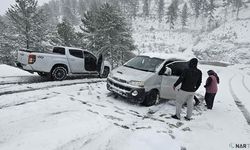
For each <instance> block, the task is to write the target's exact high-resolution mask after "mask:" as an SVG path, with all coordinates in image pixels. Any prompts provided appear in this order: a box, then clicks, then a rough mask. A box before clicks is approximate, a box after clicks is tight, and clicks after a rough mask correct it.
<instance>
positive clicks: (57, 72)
mask: <svg viewBox="0 0 250 150" xmlns="http://www.w3.org/2000/svg"><path fill="white" fill-rule="evenodd" d="M66 77H67V69H66V68H65V67H62V66H58V67H55V68H54V69H53V70H52V72H51V78H52V79H53V80H55V81H62V80H64V79H66Z"/></svg>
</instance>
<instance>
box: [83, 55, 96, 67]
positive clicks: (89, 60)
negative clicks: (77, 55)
mask: <svg viewBox="0 0 250 150" xmlns="http://www.w3.org/2000/svg"><path fill="white" fill-rule="evenodd" d="M96 61H97V59H96V57H95V56H94V55H93V54H91V53H89V52H86V51H84V64H85V69H86V70H87V71H96V69H97V64H96V63H97V62H96Z"/></svg>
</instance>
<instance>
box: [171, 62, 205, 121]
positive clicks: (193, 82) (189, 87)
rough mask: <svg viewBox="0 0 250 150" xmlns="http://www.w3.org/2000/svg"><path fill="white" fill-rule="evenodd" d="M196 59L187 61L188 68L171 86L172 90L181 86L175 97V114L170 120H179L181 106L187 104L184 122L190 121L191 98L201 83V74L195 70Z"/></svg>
mask: <svg viewBox="0 0 250 150" xmlns="http://www.w3.org/2000/svg"><path fill="white" fill-rule="evenodd" d="M197 64H198V59H196V58H192V59H191V60H190V61H189V68H188V69H185V70H184V71H183V73H182V74H181V76H180V77H179V79H178V80H177V81H176V82H175V84H174V85H173V89H174V90H175V88H176V87H177V86H178V85H179V84H181V88H180V89H179V90H178V93H177V95H176V113H175V115H172V118H174V119H178V120H180V118H181V116H180V114H181V108H182V105H183V104H184V103H185V102H186V103H187V116H186V117H185V119H186V120H191V116H192V111H193V98H194V94H195V91H196V90H197V89H198V88H199V87H200V85H201V81H202V72H201V71H200V70H199V69H198V68H197Z"/></svg>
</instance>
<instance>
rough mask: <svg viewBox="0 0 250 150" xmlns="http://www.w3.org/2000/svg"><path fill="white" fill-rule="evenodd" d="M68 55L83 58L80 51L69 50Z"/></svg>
mask: <svg viewBox="0 0 250 150" xmlns="http://www.w3.org/2000/svg"><path fill="white" fill-rule="evenodd" d="M69 53H70V55H72V56H75V57H77V58H83V53H82V50H76V49H70V50H69Z"/></svg>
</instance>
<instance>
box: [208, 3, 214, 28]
mask: <svg viewBox="0 0 250 150" xmlns="http://www.w3.org/2000/svg"><path fill="white" fill-rule="evenodd" d="M214 11H215V4H214V0H209V4H208V27H209V28H211V26H212V25H211V24H212V22H213V21H214Z"/></svg>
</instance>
